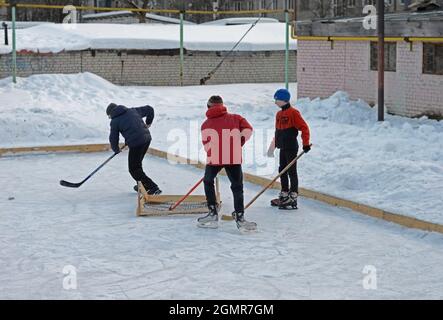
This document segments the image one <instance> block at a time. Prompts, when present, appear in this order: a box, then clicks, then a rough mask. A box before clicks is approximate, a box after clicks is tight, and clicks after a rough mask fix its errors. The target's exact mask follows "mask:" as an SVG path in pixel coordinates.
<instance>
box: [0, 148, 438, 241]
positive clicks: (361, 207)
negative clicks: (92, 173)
mask: <svg viewBox="0 0 443 320" xmlns="http://www.w3.org/2000/svg"><path fill="white" fill-rule="evenodd" d="M110 150H111V149H110V146H109V144H89V145H68V146H39V147H19V148H0V157H4V156H14V155H21V154H48V153H91V152H104V151H110ZM148 153H149V154H151V155H153V156H155V157H158V158H163V159H168V160H169V161H173V162H177V163H181V164H187V165H191V166H193V167H196V168H199V169H203V168H204V167H205V164H204V163H201V162H197V161H193V160H190V159H187V158H184V157H180V156H175V155H172V154H168V153H167V152H165V151H161V150H157V149H154V148H149V151H148ZM220 174H222V175H226V173H225V172H224V170H222V171H221V172H220ZM244 181H247V182H250V183H253V184H256V185H260V186H263V187H264V186H266V185H267V184H269V182H270V181H271V179H268V178H264V177H260V176H256V175H253V174H250V173H244ZM272 188H273V189H277V190H280V183H279V182H275V183H274V184H273V186H272ZM300 195H301V196H303V197H306V198H309V199H313V200H317V201H320V202H323V203H326V204H329V205H332V206H336V207H343V208H349V209H351V210H353V211H355V212H358V213H362V214H364V215H367V216H371V217H373V218H377V219H381V220H385V221H388V222H392V223H395V224H398V225H401V226H404V227H407V228H413V229H419V230H424V231H431V232H438V233H442V234H443V225H441V224H437V223H433V222H429V221H425V220H420V219H416V218H412V217H408V216H405V215H401V214H398V213H393V212H389V211H386V210H382V209H378V208H375V207H371V206H368V205H365V204H361V203H357V202H354V201H351V200H346V199H342V198H339V197H335V196H331V195H328V194H325V193H321V192H317V191H314V190H309V189H305V188H300Z"/></svg>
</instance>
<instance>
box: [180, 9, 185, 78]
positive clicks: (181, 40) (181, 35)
mask: <svg viewBox="0 0 443 320" xmlns="http://www.w3.org/2000/svg"><path fill="white" fill-rule="evenodd" d="M184 60H185V58H184V50H183V12H180V85H181V86H183V69H184Z"/></svg>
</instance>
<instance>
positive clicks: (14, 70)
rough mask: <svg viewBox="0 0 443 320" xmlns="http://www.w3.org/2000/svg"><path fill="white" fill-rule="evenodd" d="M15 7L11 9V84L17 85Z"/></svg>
mask: <svg viewBox="0 0 443 320" xmlns="http://www.w3.org/2000/svg"><path fill="white" fill-rule="evenodd" d="M15 9H16V8H15V6H13V7H12V10H11V15H12V82H13V83H17V45H16V35H15V14H16V13H15Z"/></svg>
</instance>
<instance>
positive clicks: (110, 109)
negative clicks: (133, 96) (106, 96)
mask: <svg viewBox="0 0 443 320" xmlns="http://www.w3.org/2000/svg"><path fill="white" fill-rule="evenodd" d="M115 108H117V105H116V104H115V103H110V104H109V106H108V107H107V108H106V114H107V115H108V116H109V115H110V114H111V113H112V111H114V109H115Z"/></svg>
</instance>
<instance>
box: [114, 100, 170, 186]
mask: <svg viewBox="0 0 443 320" xmlns="http://www.w3.org/2000/svg"><path fill="white" fill-rule="evenodd" d="M106 114H107V115H108V117H109V118H110V119H111V132H110V134H109V142H110V144H111V148H112V150H113V151H114V152H115V153H120V152H121V150H120V147H119V144H118V142H119V137H120V133H121V134H122V136H123V137H124V138H125V142H126V144H127V145H128V147H129V155H128V167H129V173H130V174H131V176H132V178H134V180H135V181H141V183H143V186H144V187H145V189H146V191H147V192H148V194H150V195H157V194H160V193H161V192H162V191H161V190H160V189H159V187H158V186H157V184H156V183H155V182H154V181H152V180H151V179H150V178H149V177H148V176H147V175H146V174H145V172H144V171H143V167H142V162H143V158H144V157H145V154H146V152H147V151H148V149H149V145H150V144H151V140H152V138H151V133H150V132H149V127H150V126H151V124H152V121H153V120H154V109H153V108H152V107H151V106H144V107H139V108H127V107H125V106H121V105H116V104H115V103H111V104H110V105H109V106H108V107H107V109H106ZM145 117H146V120H145V121H143V118H145ZM134 189H135V190H137V186H135V187H134Z"/></svg>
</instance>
